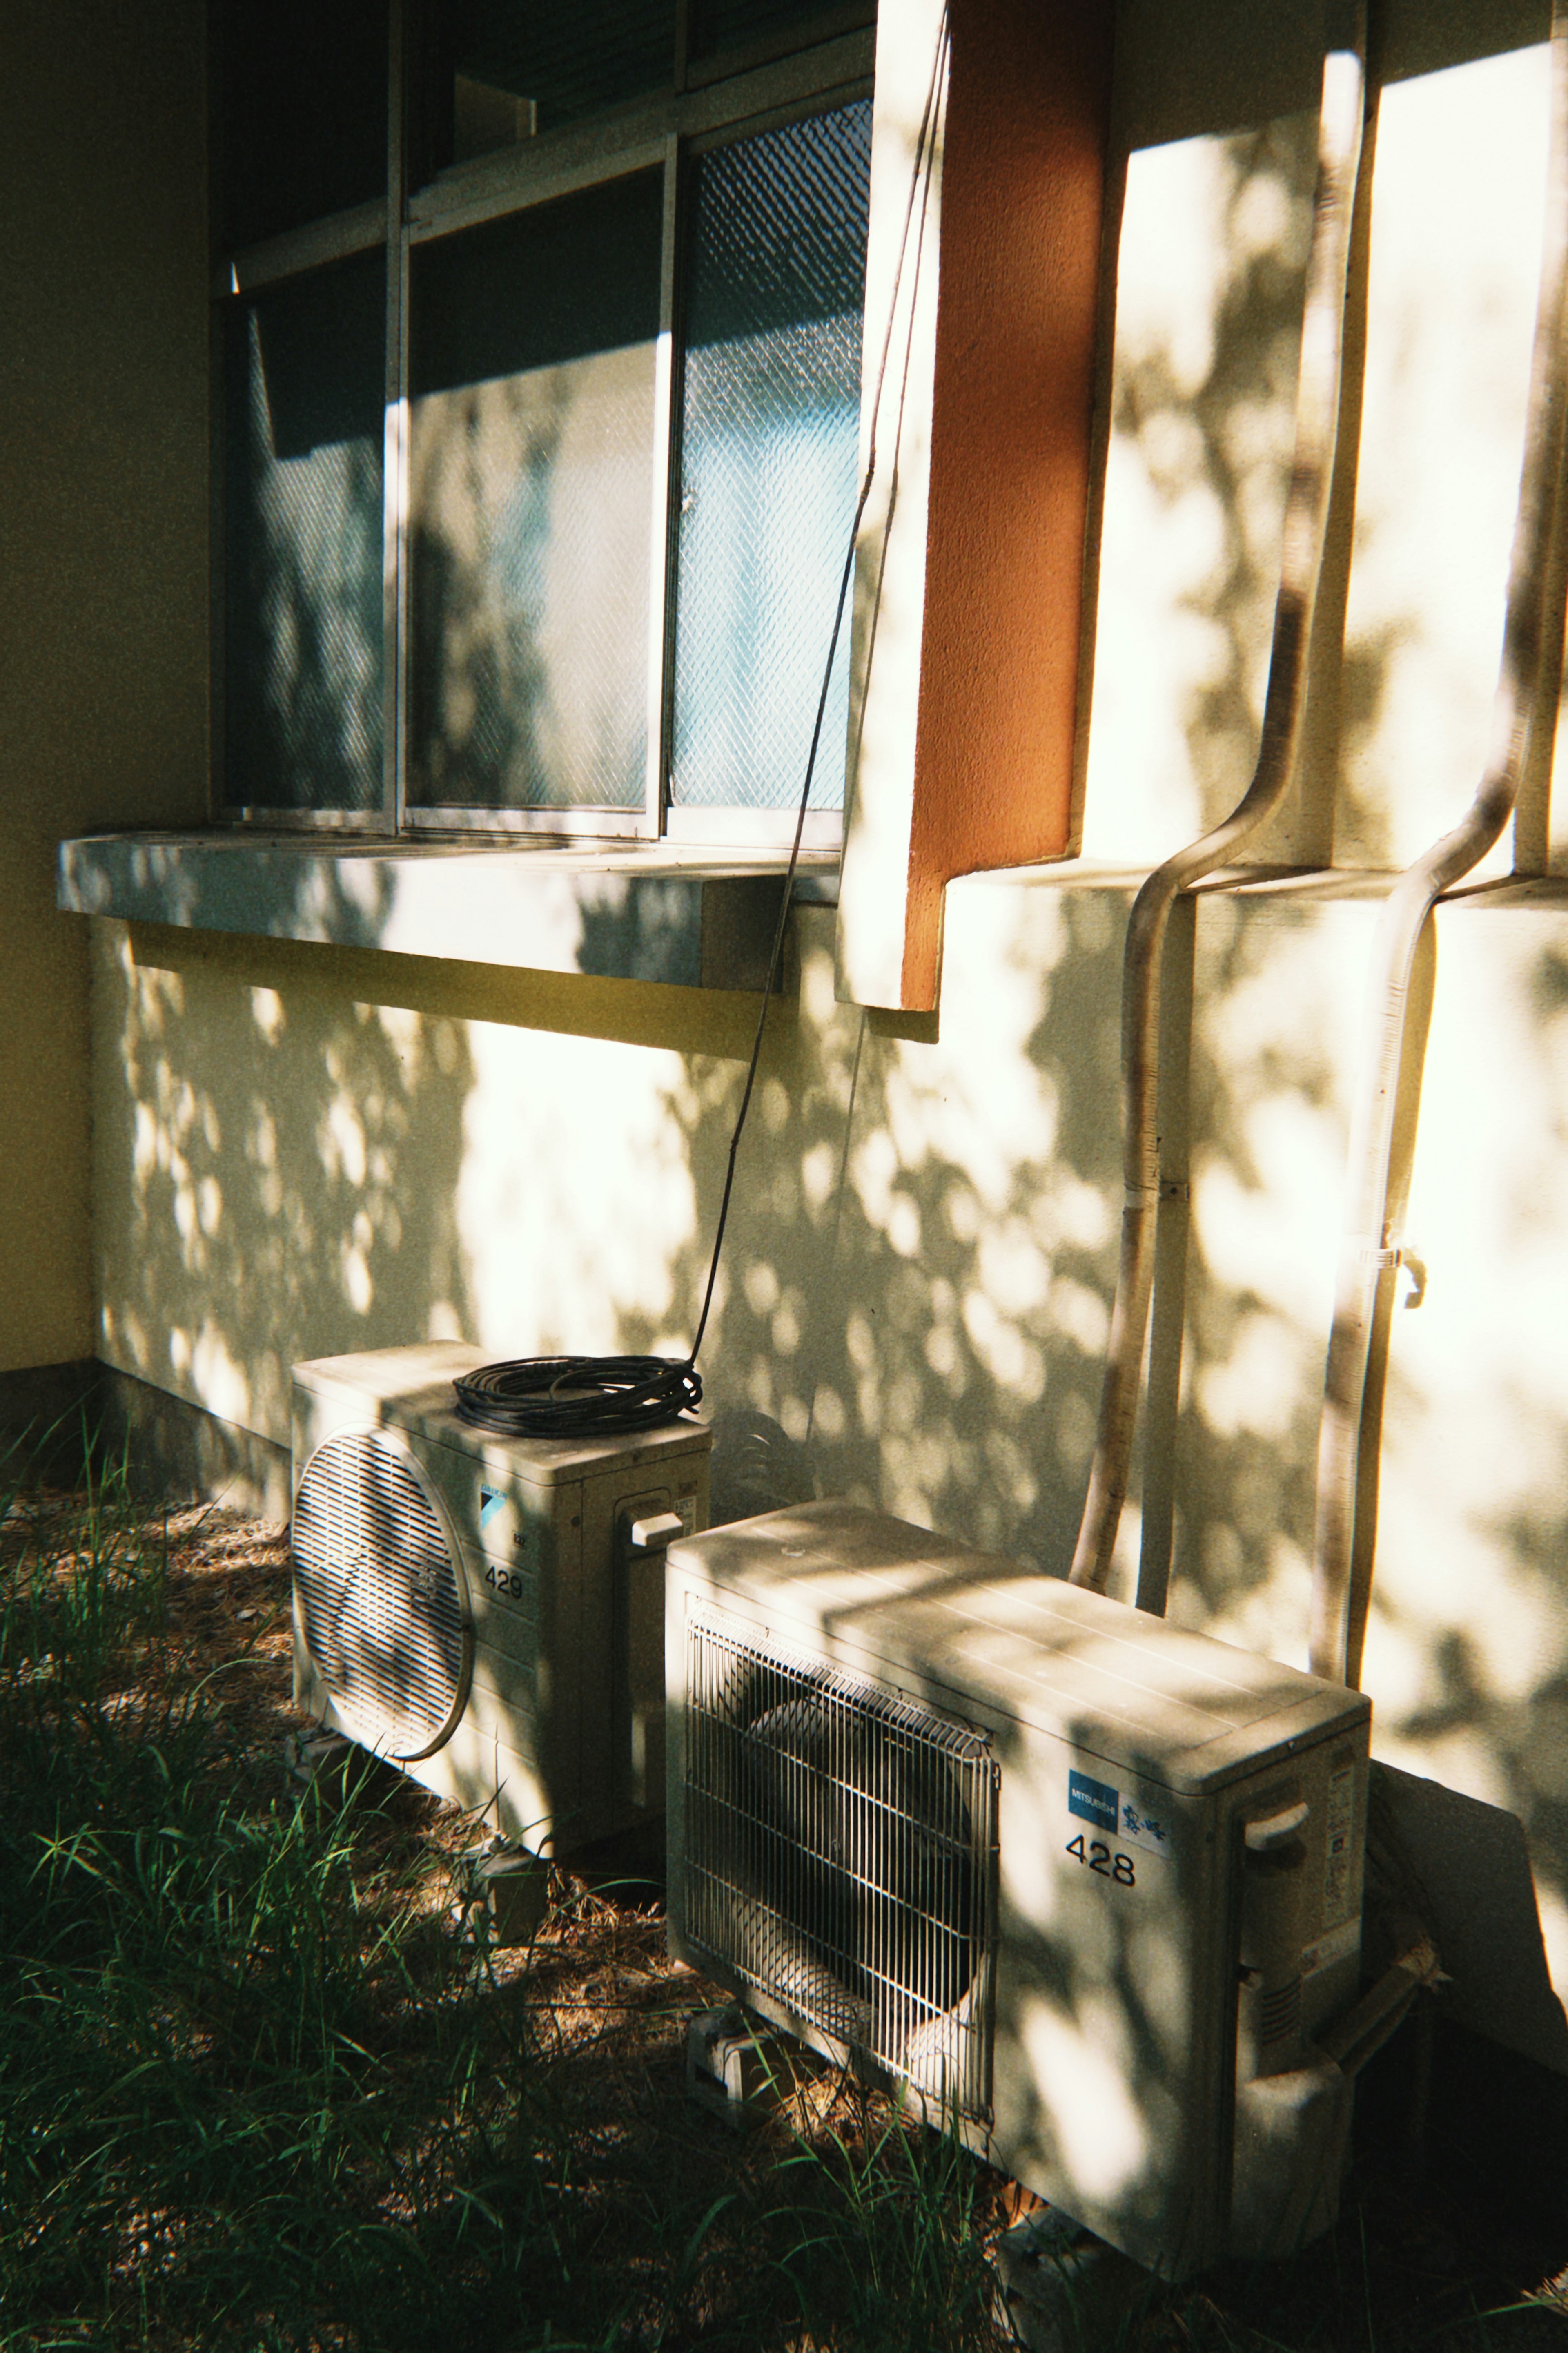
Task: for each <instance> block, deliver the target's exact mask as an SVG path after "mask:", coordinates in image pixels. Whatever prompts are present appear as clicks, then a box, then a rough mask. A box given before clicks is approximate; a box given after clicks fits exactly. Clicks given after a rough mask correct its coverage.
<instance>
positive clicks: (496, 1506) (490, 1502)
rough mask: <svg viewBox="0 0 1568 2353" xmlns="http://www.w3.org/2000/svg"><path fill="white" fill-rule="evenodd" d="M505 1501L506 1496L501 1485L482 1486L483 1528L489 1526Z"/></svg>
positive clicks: (480, 1518)
mask: <svg viewBox="0 0 1568 2353" xmlns="http://www.w3.org/2000/svg"><path fill="white" fill-rule="evenodd" d="M505 1501H506V1497H505V1495H504V1494H503V1493H502V1492H501V1490H500V1488H499V1487H481V1488H480V1489H479V1525H480V1527H481V1528H488V1527H489V1524H490V1522H491V1521H492V1520H493V1519H494V1517H495V1515H496V1514H497V1513H498V1512H499V1511H500V1507H501V1505H502V1504H504V1503H505Z"/></svg>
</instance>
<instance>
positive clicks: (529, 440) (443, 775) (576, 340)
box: [408, 173, 663, 808]
mask: <svg viewBox="0 0 1568 2353" xmlns="http://www.w3.org/2000/svg"><path fill="white" fill-rule="evenodd" d="M662 208H663V197H662V191H661V186H660V181H659V176H658V174H657V173H651V174H639V175H638V176H637V177H635V178H632V179H627V180H622V181H616V182H614V183H612V184H611V185H608V186H605V187H601V188H595V189H594V190H592V191H591V192H590V193H588V194H587V195H580V196H572V197H568V198H566V199H565V200H564V201H563V202H562V203H560V204H553V205H549V206H540V207H539V208H537V209H536V210H533V211H531V212H527V213H522V214H519V215H515V216H512V217H511V218H510V219H508V220H504V221H499V222H495V223H492V224H489V225H488V226H486V227H483V228H479V229H472V230H469V231H468V232H466V233H464V234H462V235H460V236H456V237H446V238H443V239H441V240H440V241H439V242H438V243H435V244H431V245H425V246H420V247H418V248H416V252H415V256H414V279H413V287H412V293H411V309H410V327H411V332H412V343H411V353H410V377H411V393H412V441H411V475H410V496H409V533H410V540H409V564H410V581H411V595H412V600H413V601H412V613H413V649H412V670H411V677H410V684H409V733H408V769H409V775H408V797H409V799H410V801H411V802H412V803H414V805H415V806H416V807H453V806H468V807H484V808H546V807H548V808H562V807H615V808H634V807H641V805H642V802H643V798H644V790H645V766H646V761H647V677H648V669H647V665H648V570H649V564H648V559H649V543H650V537H651V531H652V517H653V480H654V475H653V465H654V347H655V341H656V338H657V334H658V277H659V240H660V233H661V221H662Z"/></svg>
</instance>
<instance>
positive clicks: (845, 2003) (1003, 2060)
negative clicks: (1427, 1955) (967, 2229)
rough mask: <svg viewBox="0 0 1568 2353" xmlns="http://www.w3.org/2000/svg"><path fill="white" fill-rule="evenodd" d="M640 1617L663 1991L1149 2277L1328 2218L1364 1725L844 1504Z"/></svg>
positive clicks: (733, 1551)
mask: <svg viewBox="0 0 1568 2353" xmlns="http://www.w3.org/2000/svg"><path fill="white" fill-rule="evenodd" d="M666 1608H667V1619H666V1631H665V1649H666V1666H667V1672H668V1697H669V1717H668V1726H669V1745H668V1767H669V1795H668V1852H669V1875H670V1884H669V1935H670V1943H671V1946H672V1948H673V1950H674V1951H675V1953H676V1954H677V1955H678V1956H679V1957H680V1958H681V1959H683V1960H686V1961H688V1962H689V1963H690V1964H691V1965H692V1966H693V1967H694V1968H698V1969H700V1971H702V1972H703V1973H704V1975H706V1976H707V1977H709V1978H712V1979H715V1980H717V1982H718V1983H719V1984H721V1986H723V1987H725V1988H726V1989H728V1990H729V1992H730V1993H731V1995H732V1996H733V1997H734V1998H736V1999H737V2000H740V2001H742V2003H744V2004H746V2005H748V2006H749V2007H750V2008H751V2009H752V2010H754V2011H755V2012H756V2013H758V2014H759V2015H760V2016H762V2017H763V2018H765V2019H767V2020H770V2021H773V2022H774V2023H776V2024H778V2025H781V2026H784V2028H786V2029H788V2030H789V2031H792V2032H793V2033H795V2035H796V2036H798V2037H800V2038H801V2039H802V2040H804V2041H805V2042H807V2043H808V2044H811V2045H814V2046H815V2047H816V2049H817V2050H819V2051H821V2052H826V2053H827V2054H828V2055H830V2056H831V2057H833V2058H835V2059H837V2060H839V2061H841V2062H846V2063H853V2064H854V2065H855V2066H856V2067H857V2068H858V2070H859V2071H860V2072H861V2073H864V2074H867V2075H869V2076H870V2077H872V2078H873V2079H879V2080H881V2081H882V2082H883V2083H884V2084H886V2085H887V2086H888V2087H889V2089H891V2090H892V2091H893V2092H894V2093H895V2094H897V2095H899V2096H901V2097H903V2098H905V2099H906V2100H909V2101H911V2102H913V2103H914V2104H915V2105H917V2106H919V2107H921V2109H923V2111H924V2113H925V2114H926V2115H927V2116H928V2117H929V2118H931V2120H932V2121H945V2122H947V2123H948V2124H950V2125H951V2126H952V2128H953V2129H954V2130H956V2132H957V2133H958V2134H959V2135H960V2137H962V2138H963V2140H964V2141H965V2142H966V2143H968V2144H969V2146H970V2147H973V2149H975V2150H976V2151H977V2152H978V2153H979V2154H981V2155H983V2156H984V2157H985V2158H988V2159H989V2160H990V2161H991V2162H992V2163H994V2164H995V2165H997V2166H998V2167H1000V2168H1002V2170H1003V2171H1005V2172H1006V2173H1009V2174H1012V2175H1014V2176H1015V2177H1016V2179H1019V2180H1020V2181H1022V2182H1024V2183H1026V2185H1027V2186H1028V2187H1029V2188H1030V2189H1034V2190H1036V2191H1037V2192H1038V2193H1039V2194H1040V2195H1041V2196H1043V2197H1044V2198H1046V2199H1047V2200H1049V2201H1050V2202H1051V2203H1052V2204H1053V2205H1057V2206H1059V2207H1061V2208H1063V2209H1064V2210H1065V2211H1067V2212H1068V2214H1070V2215H1072V2216H1074V2217H1076V2218H1077V2219H1078V2220H1079V2221H1080V2222H1082V2223H1083V2224H1085V2225H1086V2226H1087V2227H1088V2228H1089V2229H1090V2230H1092V2231H1094V2232H1098V2233H1099V2234H1100V2237H1102V2238H1104V2239H1107V2240H1109V2241H1110V2242H1111V2243H1112V2244H1113V2245H1115V2246H1118V2247H1120V2248H1121V2249H1122V2250H1123V2251H1124V2252H1125V2253H1128V2254H1131V2255H1132V2256H1134V2257H1135V2258H1136V2259H1137V2260H1138V2261H1139V2262H1141V2263H1145V2264H1148V2265H1150V2266H1151V2267H1152V2268H1153V2269H1155V2270H1158V2271H1160V2272H1163V2273H1164V2274H1166V2275H1168V2276H1170V2277H1172V2278H1181V2277H1183V2276H1184V2275H1185V2274H1188V2273H1190V2272H1192V2271H1194V2270H1195V2269H1197V2268H1199V2267H1200V2266H1201V2265H1203V2264H1205V2263H1209V2262H1211V2261H1213V2260H1214V2259H1215V2257H1217V2256H1219V2255H1221V2254H1223V2253H1227V2252H1232V2253H1253V2254H1260V2255H1261V2254H1282V2253H1289V2252H1292V2251H1293V2250H1294V2248H1295V2247H1296V2246H1298V2245H1300V2243H1302V2242H1304V2241H1305V2240H1307V2239H1309V2238H1310V2237H1311V2236H1313V2235H1314V2234H1315V2233H1316V2232H1318V2231H1320V2230H1321V2229H1322V2228H1324V2227H1325V2226H1326V2225H1327V2224H1328V2222H1329V2221H1331V2220H1332V2217H1333V2213H1334V2211H1335V2206H1336V2201H1337V2198H1338V2190H1339V2181H1340V2175H1341V2172H1342V2164H1343V2157H1344V2149H1345V2143H1346V2137H1347V2131H1348V2125H1349V2116H1350V2084H1349V2080H1348V2076H1347V2074H1346V2073H1342V2071H1341V2069H1340V2068H1339V2067H1338V2066H1337V2065H1336V2064H1334V2063H1333V2062H1332V2061H1331V2059H1329V2058H1327V2057H1325V2055H1324V2053H1323V2052H1322V2051H1321V2049H1320V2047H1319V2045H1318V2042H1317V2041H1316V2040H1315V2038H1316V2036H1317V2035H1318V2034H1319V2032H1320V2031H1321V2030H1324V2029H1326V2028H1327V2027H1328V2026H1329V2023H1330V2021H1333V2020H1335V2019H1336V2018H1337V2017H1339V2016H1340V2015H1341V2014H1342V2013H1343V2012H1344V2011H1345V2010H1346V2008H1347V2005H1350V2004H1352V2002H1353V2001H1354V2000H1355V1996H1356V1987H1357V1973H1358V1961H1359V1951H1360V1936H1361V1925H1360V1924H1361V1902H1362V1856H1363V1840H1364V1835H1365V1832H1364V1824H1365V1812H1366V1793H1367V1775H1368V1738H1369V1730H1370V1716H1371V1711H1370V1708H1369V1704H1368V1703H1367V1701H1366V1700H1365V1699H1364V1698H1363V1696H1361V1694H1358V1693H1355V1692H1351V1691H1346V1690H1344V1689H1342V1688H1341V1687H1339V1686H1338V1685H1333V1684H1329V1683H1321V1682H1319V1681H1318V1680H1316V1679H1315V1678H1313V1677H1311V1676H1310V1675H1306V1674H1301V1673H1298V1672H1294V1671H1293V1670H1292V1669H1290V1668H1288V1667H1282V1666H1278V1665H1275V1664H1274V1663H1273V1662H1270V1661H1268V1660H1267V1659H1260V1658H1256V1657H1253V1656H1251V1655H1249V1654H1248V1653H1247V1652H1244V1651H1237V1650H1233V1649H1231V1648H1229V1647H1228V1646H1226V1645H1225V1644H1223V1643H1219V1642H1215V1641H1208V1640H1206V1639H1205V1638H1204V1637H1202V1636H1199V1635H1194V1634H1190V1633H1184V1632H1182V1631H1180V1630H1177V1629H1176V1628H1174V1627H1173V1626H1171V1625H1169V1624H1168V1623H1166V1622H1165V1621H1163V1620H1159V1619H1156V1618H1152V1617H1148V1616H1145V1615H1142V1614H1141V1613H1140V1612H1138V1611H1137V1610H1135V1609H1131V1608H1129V1607H1127V1606H1126V1605H1125V1604H1123V1603H1120V1602H1116V1601H1111V1600H1108V1599H1105V1598H1104V1597H1103V1596H1101V1595H1099V1594H1095V1593H1091V1592H1086V1591H1081V1590H1079V1588H1075V1587H1072V1586H1068V1585H1067V1584H1064V1583H1058V1581H1056V1580H1054V1579H1051V1578H1047V1577H1041V1576H1039V1575H1037V1574H1031V1573H1028V1572H1026V1571H1025V1570H1023V1569H1021V1568H1019V1567H1016V1566H1015V1565H1012V1564H1009V1563H1007V1562H1005V1561H1002V1560H1000V1559H997V1558H996V1557H994V1556H988V1555H983V1554H979V1553H975V1552H972V1551H969V1550H967V1549H966V1548H965V1547H963V1546H960V1545H956V1544H952V1543H950V1542H948V1541H946V1540H944V1539H943V1538H942V1537H939V1536H935V1535H930V1534H928V1533H927V1532H926V1531H924V1530H922V1529H920V1528H915V1527H910V1526H907V1525H904V1524H903V1523H902V1522H900V1521H898V1520H893V1519H889V1518H886V1517H883V1516H881V1515H880V1514H875V1513H872V1512H868V1511H862V1510H858V1509H857V1508H855V1507H853V1506H851V1505H847V1504H809V1505H805V1506H804V1507H802V1508H801V1509H799V1510H795V1511H789V1512H775V1513H772V1514H768V1515H767V1516H765V1517H763V1518H761V1519H756V1520H750V1521H744V1522H742V1523H740V1524H738V1525H732V1526H730V1527H724V1528H719V1529H715V1530H713V1531H712V1532H711V1533H710V1534H708V1535H703V1536H700V1537H699V1538H698V1539H697V1540H695V1541H686V1540H680V1541H678V1542H677V1543H676V1544H674V1545H673V1546H671V1548H670V1550H669V1553H668V1573H667V1595H666ZM1406 1998H1408V1997H1406Z"/></svg>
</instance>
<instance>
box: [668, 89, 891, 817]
mask: <svg viewBox="0 0 1568 2353" xmlns="http://www.w3.org/2000/svg"><path fill="white" fill-rule="evenodd" d="M870 151H871V110H870V106H869V104H868V103H861V104H858V105H855V106H849V107H845V108H842V109H841V110H839V111H837V113H833V114H823V115H816V116H814V117H813V118H812V119H811V120H810V121H805V122H795V123H792V124H790V125H789V127H788V128H787V129H785V130H783V131H772V132H767V133H765V134H764V135H763V137H761V138H757V139H749V140H745V141H742V142H740V143H738V144H737V145H735V146H732V147H723V148H719V149H717V150H715V151H714V152H713V153H710V154H708V155H704V156H703V157H702V158H701V159H700V163H699V164H698V166H697V172H696V186H695V190H694V197H695V201H694V205H693V208H692V218H691V227H690V247H689V279H688V288H689V291H688V302H687V327H686V343H687V348H686V363H685V389H684V395H683V404H682V428H681V470H680V536H679V575H678V587H677V628H676V670H675V744H674V756H673V762H672V772H671V779H670V797H671V798H672V800H673V801H674V802H676V803H677V804H678V805H679V806H682V807H708V808H711V807H744V808H788V807H794V806H795V804H796V803H797V802H798V800H799V798H800V792H801V786H802V784H803V783H804V781H805V761H806V755H807V752H808V750H809V747H810V742H811V729H812V723H813V721H814V719H815V717H816V702H817V697H818V695H819V693H820V692H821V688H822V673H823V668H824V665H825V663H826V659H827V649H828V642H829V639H830V637H831V634H832V628H833V613H834V606H835V602H836V600H837V594H838V582H839V577H840V575H841V574H842V571H843V568H844V558H845V553H846V550H847V544H848V539H849V532H850V527H851V524H852V523H853V521H854V515H855V498H856V490H857V482H856V466H857V457H858V436H859V421H860V311H861V300H862V293H863V289H864V281H865V273H866V213H867V189H868V176H869V167H870ZM848 638H849V632H848V616H847V614H846V617H845V627H844V629H843V631H842V633H841V637H840V642H839V646H838V650H837V658H836V659H835V663H834V672H833V682H832V688H831V691H830V693H829V696H828V702H827V712H826V719H825V721H824V723H823V733H822V743H821V747H820V749H819V751H818V753H817V761H816V774H815V776H814V778H813V782H812V794H811V806H812V807H814V808H842V807H843V805H844V736H845V728H846V724H847V712H848V674H849V671H848V658H849V643H848Z"/></svg>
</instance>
